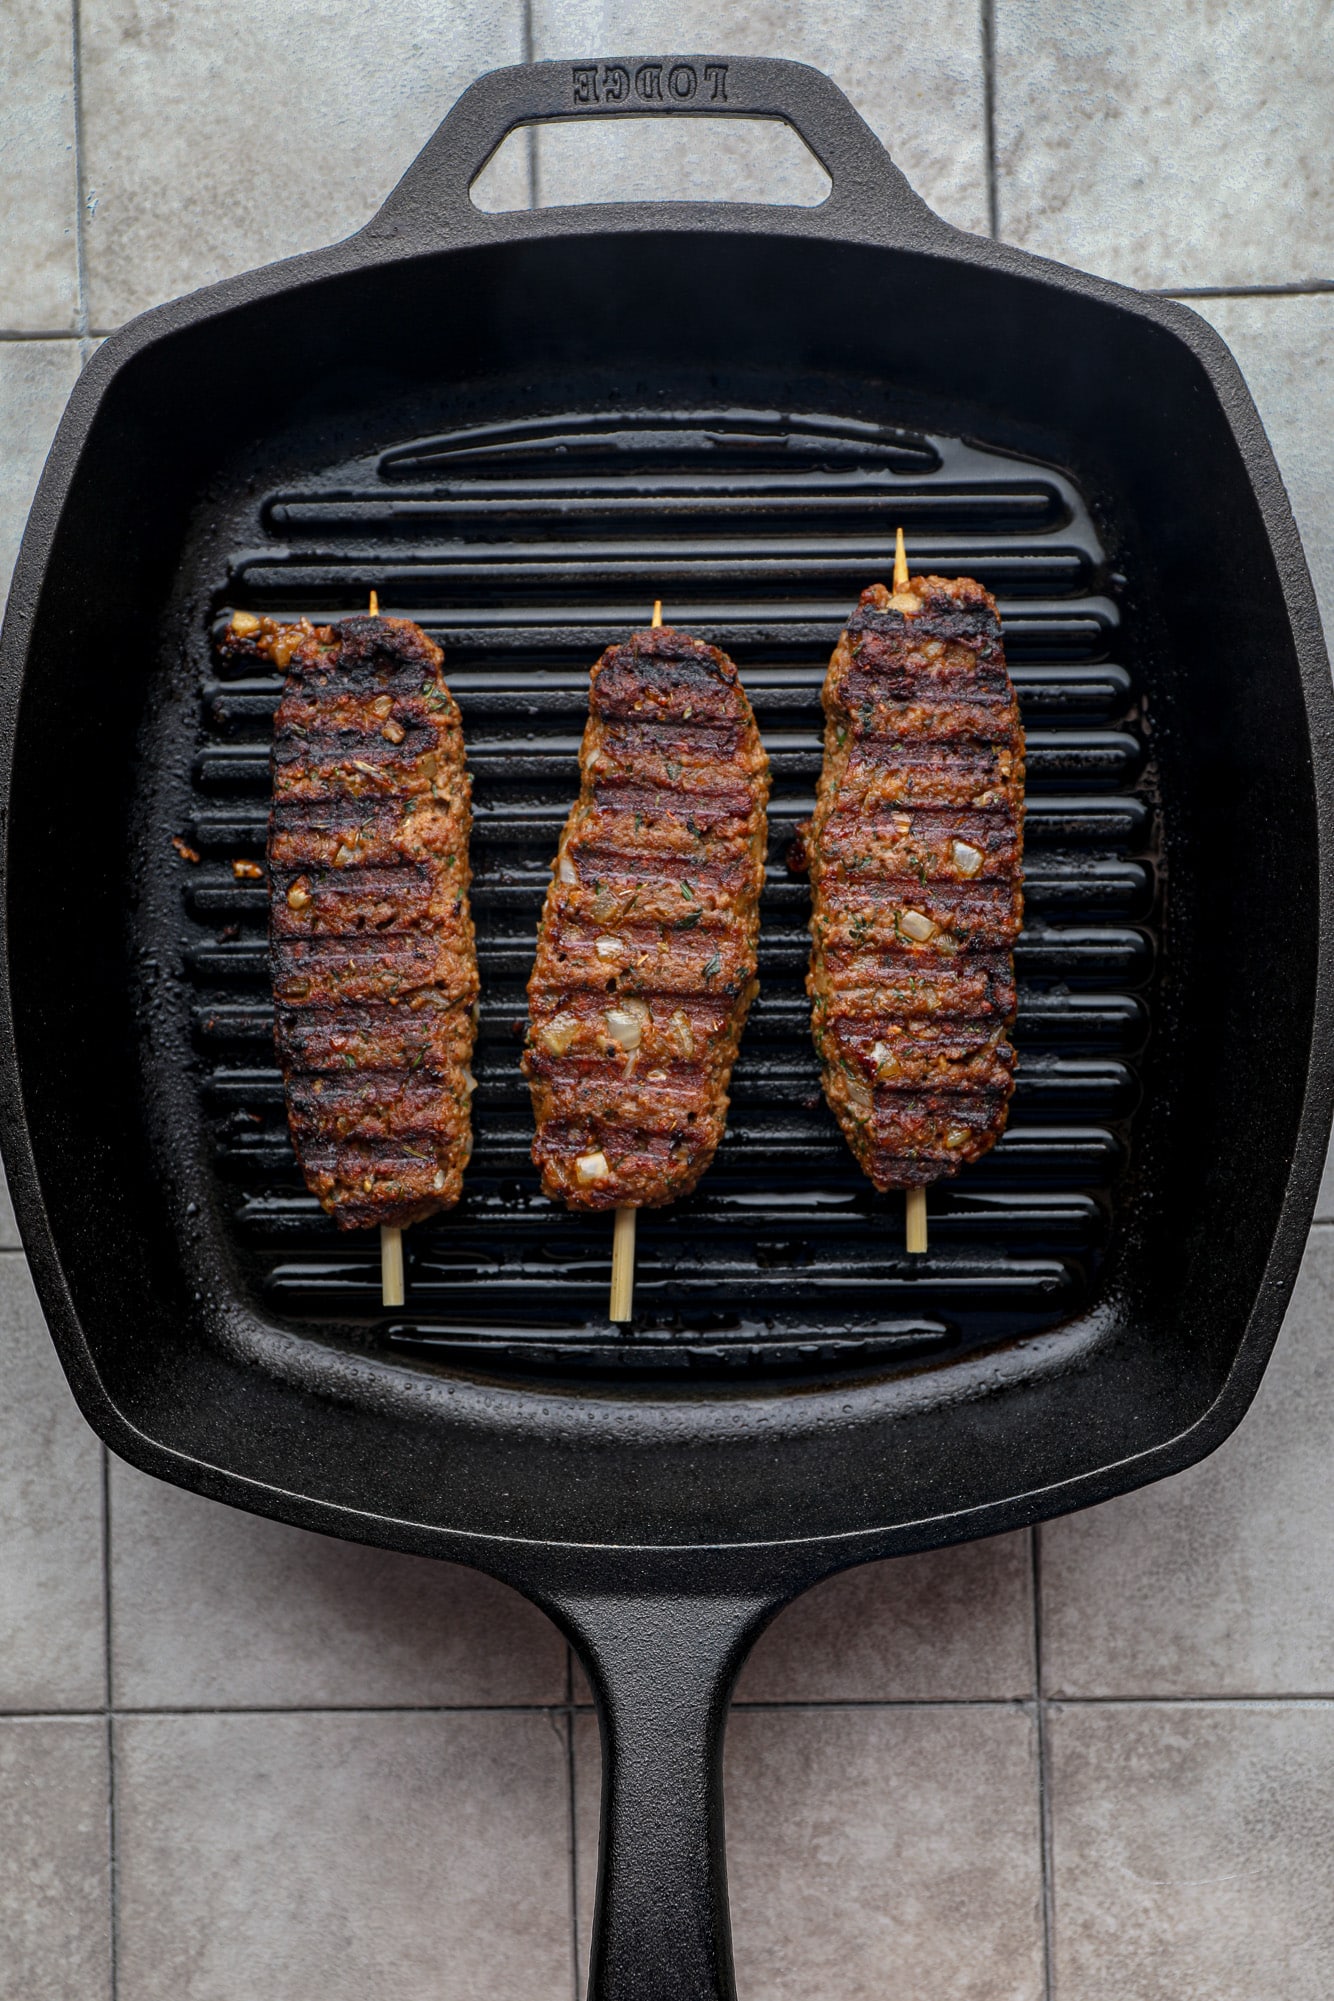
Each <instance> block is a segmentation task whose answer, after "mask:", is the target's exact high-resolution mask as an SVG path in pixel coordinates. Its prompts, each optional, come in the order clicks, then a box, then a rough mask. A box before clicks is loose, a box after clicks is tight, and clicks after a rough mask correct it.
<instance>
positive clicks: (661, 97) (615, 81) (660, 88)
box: [570, 62, 729, 109]
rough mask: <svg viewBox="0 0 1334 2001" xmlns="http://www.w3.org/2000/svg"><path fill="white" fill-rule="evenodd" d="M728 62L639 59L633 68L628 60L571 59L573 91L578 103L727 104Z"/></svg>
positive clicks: (665, 105) (664, 105)
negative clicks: (584, 60) (700, 65)
mask: <svg viewBox="0 0 1334 2001" xmlns="http://www.w3.org/2000/svg"><path fill="white" fill-rule="evenodd" d="M728 68H729V65H728V64H727V63H705V64H704V65H703V73H702V74H701V72H700V70H699V69H698V68H697V67H696V66H695V64H694V63H667V62H662V63H640V64H639V65H638V66H637V67H636V68H635V70H634V71H633V72H632V71H631V70H630V69H629V68H628V67H627V65H626V64H625V63H572V64H571V65H570V81H571V92H572V97H573V101H574V103H575V104H631V103H636V102H637V103H640V104H661V105H662V106H663V107H664V109H665V108H667V107H668V106H670V105H673V104H689V103H691V102H692V100H698V101H699V102H700V103H702V104H726V103H728V102H729V99H728V96H727V71H728Z"/></svg>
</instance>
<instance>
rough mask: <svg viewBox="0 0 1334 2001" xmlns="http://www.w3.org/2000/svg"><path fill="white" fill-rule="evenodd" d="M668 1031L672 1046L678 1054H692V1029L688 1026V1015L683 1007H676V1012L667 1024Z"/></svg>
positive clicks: (693, 1038)
mask: <svg viewBox="0 0 1334 2001" xmlns="http://www.w3.org/2000/svg"><path fill="white" fill-rule="evenodd" d="M668 1032H669V1033H670V1035H671V1039H672V1047H673V1049H674V1050H675V1051H676V1053H677V1055H678V1056H693V1055H694V1053H695V1036H694V1031H693V1030H692V1028H691V1026H690V1016H689V1015H688V1014H687V1013H686V1012H685V1010H684V1009H683V1008H677V1010H676V1013H675V1014H674V1015H673V1016H672V1018H671V1021H670V1023H669V1024H668Z"/></svg>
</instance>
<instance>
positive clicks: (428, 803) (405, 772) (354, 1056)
mask: <svg viewBox="0 0 1334 2001" xmlns="http://www.w3.org/2000/svg"><path fill="white" fill-rule="evenodd" d="M225 646H226V650H227V651H228V652H229V653H230V654H232V655H234V656H237V655H239V656H242V657H245V656H247V655H248V656H252V657H255V658H257V659H266V660H269V661H272V662H273V663H274V664H275V665H277V666H278V667H280V668H282V669H284V670H285V672H286V675H287V685H286V688H285V690H284V692H283V697H282V701H281V702H280V704H279V707H278V713H277V717H276V720H275V724H274V740H273V804H272V809H271V813H270V819H269V849H268V862H269V869H268V873H269V941H270V950H271V956H272V964H273V992H274V1002H275V1036H276V1041H277V1049H278V1060H279V1062H280V1064H281V1066H282V1072H283V1082H284V1088H285V1092H286V1100H287V1118H288V1124H289V1126H290V1128H291V1133H292V1142H293V1145H294V1146H295V1148H296V1153H297V1158H298V1160H299V1161H300V1163H301V1169H302V1172H303V1173H304V1175H305V1178H306V1186H307V1187H308V1188H309V1189H310V1191H311V1193H312V1194H313V1195H316V1196H318V1198H319V1200H320V1203H321V1204H322V1206H323V1207H324V1208H325V1209H326V1210H327V1211H328V1212H329V1214H330V1215H332V1216H333V1217H334V1219H335V1220H336V1222H337V1223H338V1225H339V1227H340V1228H341V1229H362V1228H367V1227H369V1226H371V1225H374V1224H393V1225H397V1226H398V1227H400V1228H404V1227H406V1226H407V1225H408V1224H409V1223H417V1222H421V1221H422V1220H423V1219H424V1218H425V1217H427V1216H430V1215H433V1214H435V1212H436V1211H437V1210H441V1209H449V1208H452V1207H453V1205H454V1204H455V1203H456V1202H457V1201H458V1199H459V1195H460V1192H461V1188H462V1182H463V1170H464V1167H465V1166H466V1164H467V1161H468V1157H469V1155H470V1154H471V1152H472V1128H471V1117H470V1109H469V1107H470V1097H471V1092H472V1089H473V1079H472V1073H471V1070H470V1068H469V1063H470V1059H471V1056H472V1048H473V1038H474V1034H475V1006H476V1001H477V990H478V988H477V953H476V947H475V944H474V939H473V927H472V918H471V915H470V913H469V908H468V885H469V868H468V839H469V834H470V831H471V823H472V804H471V786H470V782H469V778H468V772H467V768H466V766H465V763H464V755H463V732H462V728H461V725H460V722H459V712H458V708H457V706H456V704H455V702H454V698H453V696H452V695H451V694H450V692H449V689H448V688H447V687H446V685H445V680H444V675H443V672H442V666H443V660H444V656H443V654H442V653H441V651H440V648H439V647H438V646H436V645H435V644H434V642H433V641H432V640H430V639H428V638H427V636H426V634H425V633H424V632H423V631H422V630H421V628H420V627H419V626H417V625H414V624H412V623H411V621H410V620H408V619H401V618H376V617H365V618H349V619H345V620H344V621H343V622H342V624H341V625H324V626H311V625H309V624H307V623H305V622H304V621H303V622H302V623H301V624H300V625H280V624H278V623H276V622H275V621H274V620H272V619H263V620H255V619H253V618H251V617H248V616H246V615H242V617H240V618H239V619H235V620H234V621H233V623H232V626H231V628H230V629H229V631H228V634H227V638H226V641H225Z"/></svg>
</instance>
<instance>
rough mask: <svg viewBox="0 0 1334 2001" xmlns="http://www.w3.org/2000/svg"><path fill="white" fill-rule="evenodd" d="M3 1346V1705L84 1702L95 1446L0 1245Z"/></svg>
mask: <svg viewBox="0 0 1334 2001" xmlns="http://www.w3.org/2000/svg"><path fill="white" fill-rule="evenodd" d="M0 1353H2V1357H3V1359H2V1361H0V1376H3V1380H4V1385H5V1393H4V1396H3V1398H0V1709H93V1708H96V1707H98V1706H99V1705H100V1704H101V1703H102V1702H103V1701H104V1699H105V1694H106V1671H105V1663H106V1651H105V1639H104V1627H103V1619H102V1595H103V1593H102V1448H101V1447H100V1445H99V1444H98V1442H97V1440H96V1439H95V1438H94V1436H93V1434H92V1432H91V1431H90V1430H89V1429H88V1427H87V1425H86V1424H85V1423H84V1421H83V1419H82V1417H81V1416H80V1415H79V1412H78V1410H77V1409H76V1407H75V1403H74V1399H73V1397H72V1396H71V1395H70V1393H69V1386H68V1385H67V1383H66V1381H65V1378H64V1376H63V1375H62V1373H61V1370H60V1364H59V1363H58V1362H57V1360H56V1354H55V1349H54V1348H53V1347H52V1346H51V1340H50V1336H49V1335H48V1334H47V1331H46V1323H45V1321H44V1320H43V1318H42V1314H41V1310H40V1308H39V1307H38V1304H37V1300H36V1296H35V1294H34V1293H33V1289H32V1283H31V1280H30V1279H29V1277H28V1268H27V1265H26V1263H25V1262H24V1260H23V1258H22V1257H21V1256H19V1255H18V1253H17V1252H14V1251H9V1252H6V1253H5V1254H4V1255H3V1256H0Z"/></svg>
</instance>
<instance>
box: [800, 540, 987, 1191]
mask: <svg viewBox="0 0 1334 2001" xmlns="http://www.w3.org/2000/svg"><path fill="white" fill-rule="evenodd" d="M824 709H825V752H824V767H823V771H822V774H821V778H820V785H819V790H818V793H817V795H816V808H815V813H814V815H813V817H812V819H811V820H810V822H809V823H808V825H807V826H806V827H805V828H804V829H803V832H802V846H803V847H804V850H805V856H804V859H805V862H806V864H807V865H808V866H809V868H810V875H811V893H812V914H811V937H812V940H813V949H812V953H811V968H810V974H809V977H808V979H807V988H808V991H809V993H810V995H811V999H812V1002H813V1007H812V1017H811V1018H812V1028H813V1032H814V1037H815V1045H816V1050H817V1052H818V1054H819V1057H820V1063H821V1067H822V1071H823V1081H824V1088H825V1095H826V1097H827V1098H828V1100H829V1103H830V1106H831V1107H832V1109H833V1112H834V1114H835V1116H836V1117H837V1119H838V1122H839V1124H840V1126H841V1127H842V1129H843V1132H844V1134H845V1135H846V1137H847V1140H848V1143H849V1145H850V1146H851V1147H852V1150H853V1152H854V1154H855V1155H856V1157H857V1160H858V1162H859V1163H860V1165H861V1166H862V1167H863V1168H864V1169H865V1171H866V1173H867V1174H868V1175H869V1176H870V1177H871V1180H872V1181H873V1182H874V1183H875V1185H876V1187H877V1188H878V1189H881V1190H884V1189H888V1188H909V1187H913V1186H920V1185H922V1184H925V1183H928V1182H932V1181H936V1180H939V1179H940V1178H941V1177H942V1176H943V1175H948V1174H955V1173H957V1172H958V1170H959V1169H960V1168H961V1167H962V1166H963V1165H964V1164H965V1162H967V1161H972V1160H976V1159H977V1158H978V1157H979V1155H981V1154H983V1153H986V1152H987V1150H988V1149H989V1148H990V1147H992V1146H994V1145H995V1143H996V1141H997V1140H998V1139H999V1137H1000V1135H1001V1133H1002V1132H1003V1131H1004V1129H1005V1120H1006V1116H1007V1113H1008V1110H1009V1102H1010V1097H1011V1094H1012V1092H1013V1089H1014V1049H1013V1047H1012V1045H1011V1043H1010V1040H1009V1031H1010V1029H1011V1027H1012V1025H1013V1022H1014V1012H1015V985H1014V957H1013V948H1014V941H1015V939H1016V938H1017V936H1018V934H1019V929H1020V925H1021V923H1022V918H1023V891H1022V875H1021V864H1022V859H1023V824H1024V734H1023V730H1022V727H1021V726H1020V722H1019V710H1018V705H1017V703H1016V701H1015V694H1014V688H1013V686H1012V685H1011V682H1010V677H1009V674H1008V672H1007V671H1006V666H1005V653H1004V648H1003V646H1002V643H1001V629H1000V618H999V615H998V613H997V610H996V601H995V599H994V598H993V597H992V596H991V594H990V592H988V591H986V590H984V589H983V588H982V586H981V585H980V584H977V583H974V582H972V581H971V579H969V578H966V577H961V578H957V579H954V580H949V579H947V578H944V577H914V578H912V579H911V580H910V582H909V584H908V587H907V589H906V590H904V591H901V592H900V593H898V594H897V595H891V593H890V592H889V591H888V590H887V589H886V588H885V586H884V585H883V584H874V585H872V586H871V588H870V589H869V590H866V591H863V592H862V595H861V598H860V600H859V602H858V605H857V609H856V611H855V612H854V613H853V616H852V618H851V619H850V620H849V622H848V627H847V630H846V631H845V632H844V633H843V635H842V637H841V638H840V640H839V642H838V645H837V647H836V648H835V650H834V654H833V658H832V659H831V661H830V663H829V672H828V675H827V676H826V679H825V685H824Z"/></svg>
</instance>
